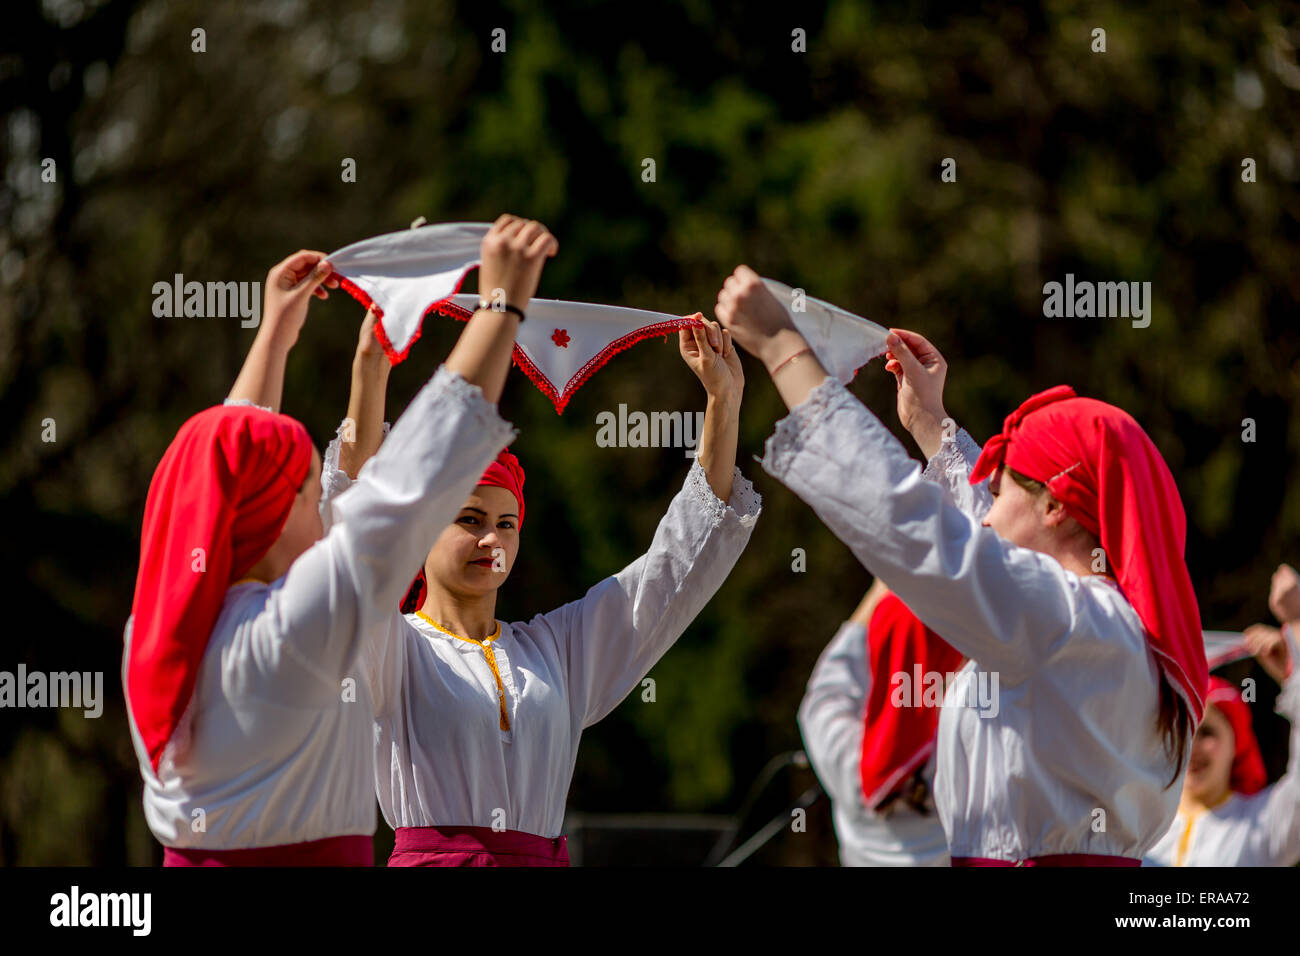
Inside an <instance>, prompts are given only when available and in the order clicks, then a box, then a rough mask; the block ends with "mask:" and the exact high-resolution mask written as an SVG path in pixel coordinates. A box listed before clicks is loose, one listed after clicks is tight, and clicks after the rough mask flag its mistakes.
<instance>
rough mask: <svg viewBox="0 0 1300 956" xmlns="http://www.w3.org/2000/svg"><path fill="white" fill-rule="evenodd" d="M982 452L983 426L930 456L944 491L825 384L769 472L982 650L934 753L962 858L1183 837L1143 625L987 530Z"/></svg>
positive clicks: (924, 609) (1125, 848) (770, 460)
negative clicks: (1175, 823) (972, 478)
mask: <svg viewBox="0 0 1300 956" xmlns="http://www.w3.org/2000/svg"><path fill="white" fill-rule="evenodd" d="M977 451H978V448H977V446H976V445H975V443H974V442H973V441H971V440H970V438H969V436H966V435H962V434H959V435H957V436H952V437H949V438H946V439H945V440H944V447H943V448H942V449H941V451H940V452H939V453H938V456H937V457H938V458H939V459H940V460H939V461H937V462H932V463H931V468H932V469H934V472H933V473H935V474H941V475H942V476H943V477H944V479H945V480H944V484H943V486H938V485H936V484H935V483H934V482H931V481H926V480H923V478H922V475H921V469H920V468H918V467H917V464H916V463H915V462H914V461H912V459H911V458H910V457H909V456H908V455H907V453H906V451H905V450H904V449H903V447H902V445H901V444H899V442H898V440H897V439H895V438H894V436H893V435H892V434H890V432H889V430H888V429H886V428H885V427H884V425H882V424H881V423H880V421H879V420H878V419H877V418H876V417H875V416H874V415H873V414H871V412H869V411H868V410H867V409H866V408H865V407H864V406H863V405H862V403H861V402H859V401H858V400H857V399H856V398H854V397H853V395H851V394H850V393H849V392H848V391H847V390H846V389H845V388H844V386H842V385H840V384H839V383H838V382H837V381H835V380H833V379H828V380H827V381H826V382H824V383H823V384H822V385H819V386H818V387H817V388H816V389H814V391H813V392H812V394H811V395H810V396H809V397H808V399H807V400H806V401H804V402H803V403H802V404H800V405H799V406H797V407H796V408H795V409H793V410H792V411H791V413H790V414H789V416H787V417H786V418H785V419H783V420H782V421H781V422H779V423H778V425H777V428H776V433H775V434H774V435H773V436H772V438H771V439H770V440H769V442H768V445H767V452H766V458H767V460H766V461H765V463H764V467H765V468H766V469H767V470H768V471H769V472H770V473H771V474H772V475H774V476H775V477H776V478H778V479H780V480H781V481H783V482H784V483H785V484H787V485H788V486H789V487H790V488H791V489H792V490H793V491H794V492H795V493H796V494H798V495H799V496H800V497H802V498H803V499H804V500H805V501H807V502H808V503H809V504H810V505H811V506H812V507H813V509H814V510H815V511H816V512H817V514H818V516H819V517H820V518H821V519H822V521H824V522H825V523H826V525H827V526H828V527H829V528H830V529H831V530H832V531H834V532H835V534H836V535H837V536H838V537H839V538H840V540H842V541H844V542H845V544H847V545H848V546H849V548H850V549H851V550H852V551H853V553H854V555H855V556H856V557H857V558H858V560H859V561H861V562H862V564H863V565H864V566H865V567H866V568H867V569H868V570H870V571H871V572H872V573H873V574H874V575H877V576H879V577H880V578H882V579H883V580H884V582H885V583H886V584H888V585H889V587H890V588H891V589H892V590H893V591H894V592H895V593H897V594H898V596H899V597H900V598H901V599H902V600H903V601H904V603H906V604H907V606H908V607H909V608H911V610H912V611H913V612H914V613H915V614H916V615H917V617H919V618H920V619H921V620H922V621H924V622H925V623H926V624H927V625H928V626H929V627H930V628H932V629H933V630H934V631H935V632H936V633H939V634H942V635H943V636H944V639H945V640H947V641H948V643H950V644H951V645H952V646H953V647H954V648H956V649H957V650H959V651H961V652H962V653H963V654H965V655H966V656H967V657H968V658H970V660H969V661H968V663H967V664H966V666H965V667H964V668H963V669H962V670H961V671H960V672H959V674H958V677H957V680H956V681H955V682H954V683H953V685H952V686H951V687H950V688H949V689H948V691H947V694H946V696H945V698H944V708H943V713H942V714H941V716H940V721H939V736H938V742H937V751H936V752H937V759H936V771H935V802H936V804H937V806H938V809H939V815H940V818H941V819H942V821H943V826H944V830H945V832H946V833H947V835H948V843H949V850H950V852H951V853H952V855H953V856H955V857H956V856H963V857H989V858H994V859H1000V860H1007V861H1019V860H1022V859H1025V858H1027V857H1030V856H1040V855H1049V854H1063V853H1090V854H1101V855H1112V856H1125V857H1130V858H1140V857H1141V856H1142V855H1143V853H1145V852H1146V851H1147V850H1148V849H1149V848H1150V847H1151V846H1152V845H1154V844H1155V842H1156V841H1157V840H1158V839H1159V838H1160V836H1161V835H1162V834H1163V833H1164V832H1165V831H1166V830H1167V829H1168V827H1169V823H1170V821H1171V820H1172V819H1173V817H1174V813H1175V811H1176V810H1177V806H1178V797H1179V788H1178V779H1179V778H1180V777H1181V774H1182V771H1183V770H1184V769H1185V767H1186V762H1185V761H1184V763H1183V765H1182V766H1178V767H1176V766H1174V764H1173V763H1172V762H1171V760H1170V758H1169V757H1168V755H1167V754H1166V752H1165V750H1164V747H1163V745H1162V742H1161V739H1160V735H1159V734H1158V732H1157V729H1156V714H1157V711H1158V706H1159V671H1158V670H1157V665H1156V662H1155V658H1154V656H1153V654H1152V652H1151V651H1150V649H1149V648H1148V646H1147V642H1146V637H1145V633H1144V631H1143V628H1142V624H1141V621H1140V620H1139V619H1138V617H1137V614H1136V613H1135V612H1134V610H1133V608H1132V606H1131V605H1130V604H1129V603H1128V601H1126V600H1125V599H1124V597H1123V595H1122V594H1121V593H1120V591H1119V589H1118V588H1117V587H1116V586H1115V585H1114V584H1113V583H1110V582H1108V581H1107V580H1106V579H1104V578H1102V577H1100V576H1089V577H1079V576H1078V575H1075V574H1072V573H1071V572H1069V571H1066V570H1065V569H1064V568H1063V567H1062V566H1061V565H1060V564H1059V563H1058V562H1057V561H1055V560H1054V559H1052V558H1050V557H1048V556H1047V555H1045V554H1041V553H1039V552H1036V551H1031V550H1028V549H1025V548H1020V547H1017V546H1015V545H1013V544H1011V543H1010V542H1008V541H1005V540H1004V539H1002V538H1001V537H999V536H998V535H997V533H996V532H994V531H993V530H992V529H990V528H985V527H983V526H982V525H981V521H980V518H981V517H982V511H981V510H980V509H981V508H984V506H985V505H986V504H987V502H988V498H987V489H984V490H982V491H981V490H980V489H973V490H972V489H970V488H969V485H968V483H967V476H968V475H969V473H970V469H971V468H972V467H973V464H974V460H975V459H974V457H973V456H974V455H975V454H976V453H977ZM963 508H964V510H963ZM995 679H996V681H997V683H994V680H995ZM985 701H987V703H986V702H985ZM975 702H980V703H979V705H978V706H971V705H972V704H974V703H975ZM1171 781H1172V786H1171Z"/></svg>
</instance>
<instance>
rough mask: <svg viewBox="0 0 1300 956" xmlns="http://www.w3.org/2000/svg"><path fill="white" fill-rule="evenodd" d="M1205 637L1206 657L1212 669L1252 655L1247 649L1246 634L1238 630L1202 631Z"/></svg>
mask: <svg viewBox="0 0 1300 956" xmlns="http://www.w3.org/2000/svg"><path fill="white" fill-rule="evenodd" d="M1201 634H1202V636H1203V637H1204V638H1205V659H1206V661H1208V662H1209V665H1210V670H1214V669H1215V668H1216V667H1222V666H1223V665H1224V664H1231V663H1232V662H1233V661H1240V660H1244V659H1245V658H1247V657H1250V651H1248V650H1247V649H1246V636H1245V635H1244V634H1239V633H1237V632H1236V631H1202V632H1201Z"/></svg>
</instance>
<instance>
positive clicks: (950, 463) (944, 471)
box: [921, 428, 980, 484]
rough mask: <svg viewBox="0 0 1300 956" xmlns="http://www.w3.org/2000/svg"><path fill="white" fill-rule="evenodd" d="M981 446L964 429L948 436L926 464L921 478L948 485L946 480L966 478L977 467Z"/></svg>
mask: <svg viewBox="0 0 1300 956" xmlns="http://www.w3.org/2000/svg"><path fill="white" fill-rule="evenodd" d="M979 452H980V446H979V445H977V444H976V443H975V439H973V438H971V437H970V434H969V433H968V432H967V431H966V429H964V428H959V429H957V432H956V434H954V435H950V436H948V435H946V436H944V438H943V440H942V441H941V442H940V443H939V450H938V451H937V452H935V453H934V457H933V458H931V459H930V460H929V461H927V462H926V463H925V470H924V471H922V472H921V477H922V478H924V479H925V480H926V481H933V482H937V483H938V484H944V483H946V479H952V478H957V477H960V478H965V477H966V476H967V475H969V474H970V473H971V471H972V470H973V469H974V467H975V462H976V460H977V459H978V458H979Z"/></svg>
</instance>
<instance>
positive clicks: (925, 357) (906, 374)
mask: <svg viewBox="0 0 1300 956" xmlns="http://www.w3.org/2000/svg"><path fill="white" fill-rule="evenodd" d="M885 344H886V346H887V351H886V352H885V359H886V361H885V371H887V372H892V373H893V375H894V380H895V384H896V385H897V386H898V420H899V422H900V423H901V424H902V426H903V427H904V428H906V429H907V430H908V431H909V432H911V434H912V437H913V438H915V439H916V443H917V444H918V445H920V446H921V451H922V452H923V453H924V454H925V457H926V458H931V457H933V456H934V454H935V452H937V451H938V450H939V445H940V443H941V441H942V440H943V422H944V419H945V418H947V417H948V414H947V412H945V411H944V408H943V383H944V380H945V379H946V378H947V376H948V363H947V362H946V361H945V360H944V357H943V356H942V355H941V354H940V353H939V350H938V349H937V348H935V347H934V346H933V345H931V344H930V341H929V340H928V339H927V338H926V337H925V336H924V335H921V334H919V333H917V332H909V331H908V330H907V329H890V330H889V338H888V339H887V340H886V343H885Z"/></svg>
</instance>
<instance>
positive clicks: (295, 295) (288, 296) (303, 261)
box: [262, 249, 339, 345]
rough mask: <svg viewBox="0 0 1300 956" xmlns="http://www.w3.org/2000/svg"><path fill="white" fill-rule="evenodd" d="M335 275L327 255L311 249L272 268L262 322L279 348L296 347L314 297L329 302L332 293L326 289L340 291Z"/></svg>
mask: <svg viewBox="0 0 1300 956" xmlns="http://www.w3.org/2000/svg"><path fill="white" fill-rule="evenodd" d="M332 273H333V269H332V267H331V266H330V264H329V262H327V261H326V259H325V253H323V252H315V251H313V250H311V249H300V250H299V251H297V252H295V253H294V254H293V255H291V256H289V257H288V258H287V259H284V260H282V261H281V262H278V263H276V264H275V265H274V266H272V267H271V271H270V272H268V273H267V274H266V295H265V300H264V301H265V304H264V306H263V309H262V322H263V325H264V326H267V327H269V329H270V330H271V331H272V332H273V333H274V335H275V338H276V341H277V342H278V343H279V344H282V345H293V344H294V343H295V342H297V341H298V333H299V332H300V331H302V326H303V322H305V321H306V319H307V306H308V305H309V304H310V303H311V299H312V296H315V297H316V298H318V299H327V298H329V293H327V292H326V291H325V289H327V288H328V289H337V288H338V287H339V280H338V277H337V276H335V275H333V274H332Z"/></svg>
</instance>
